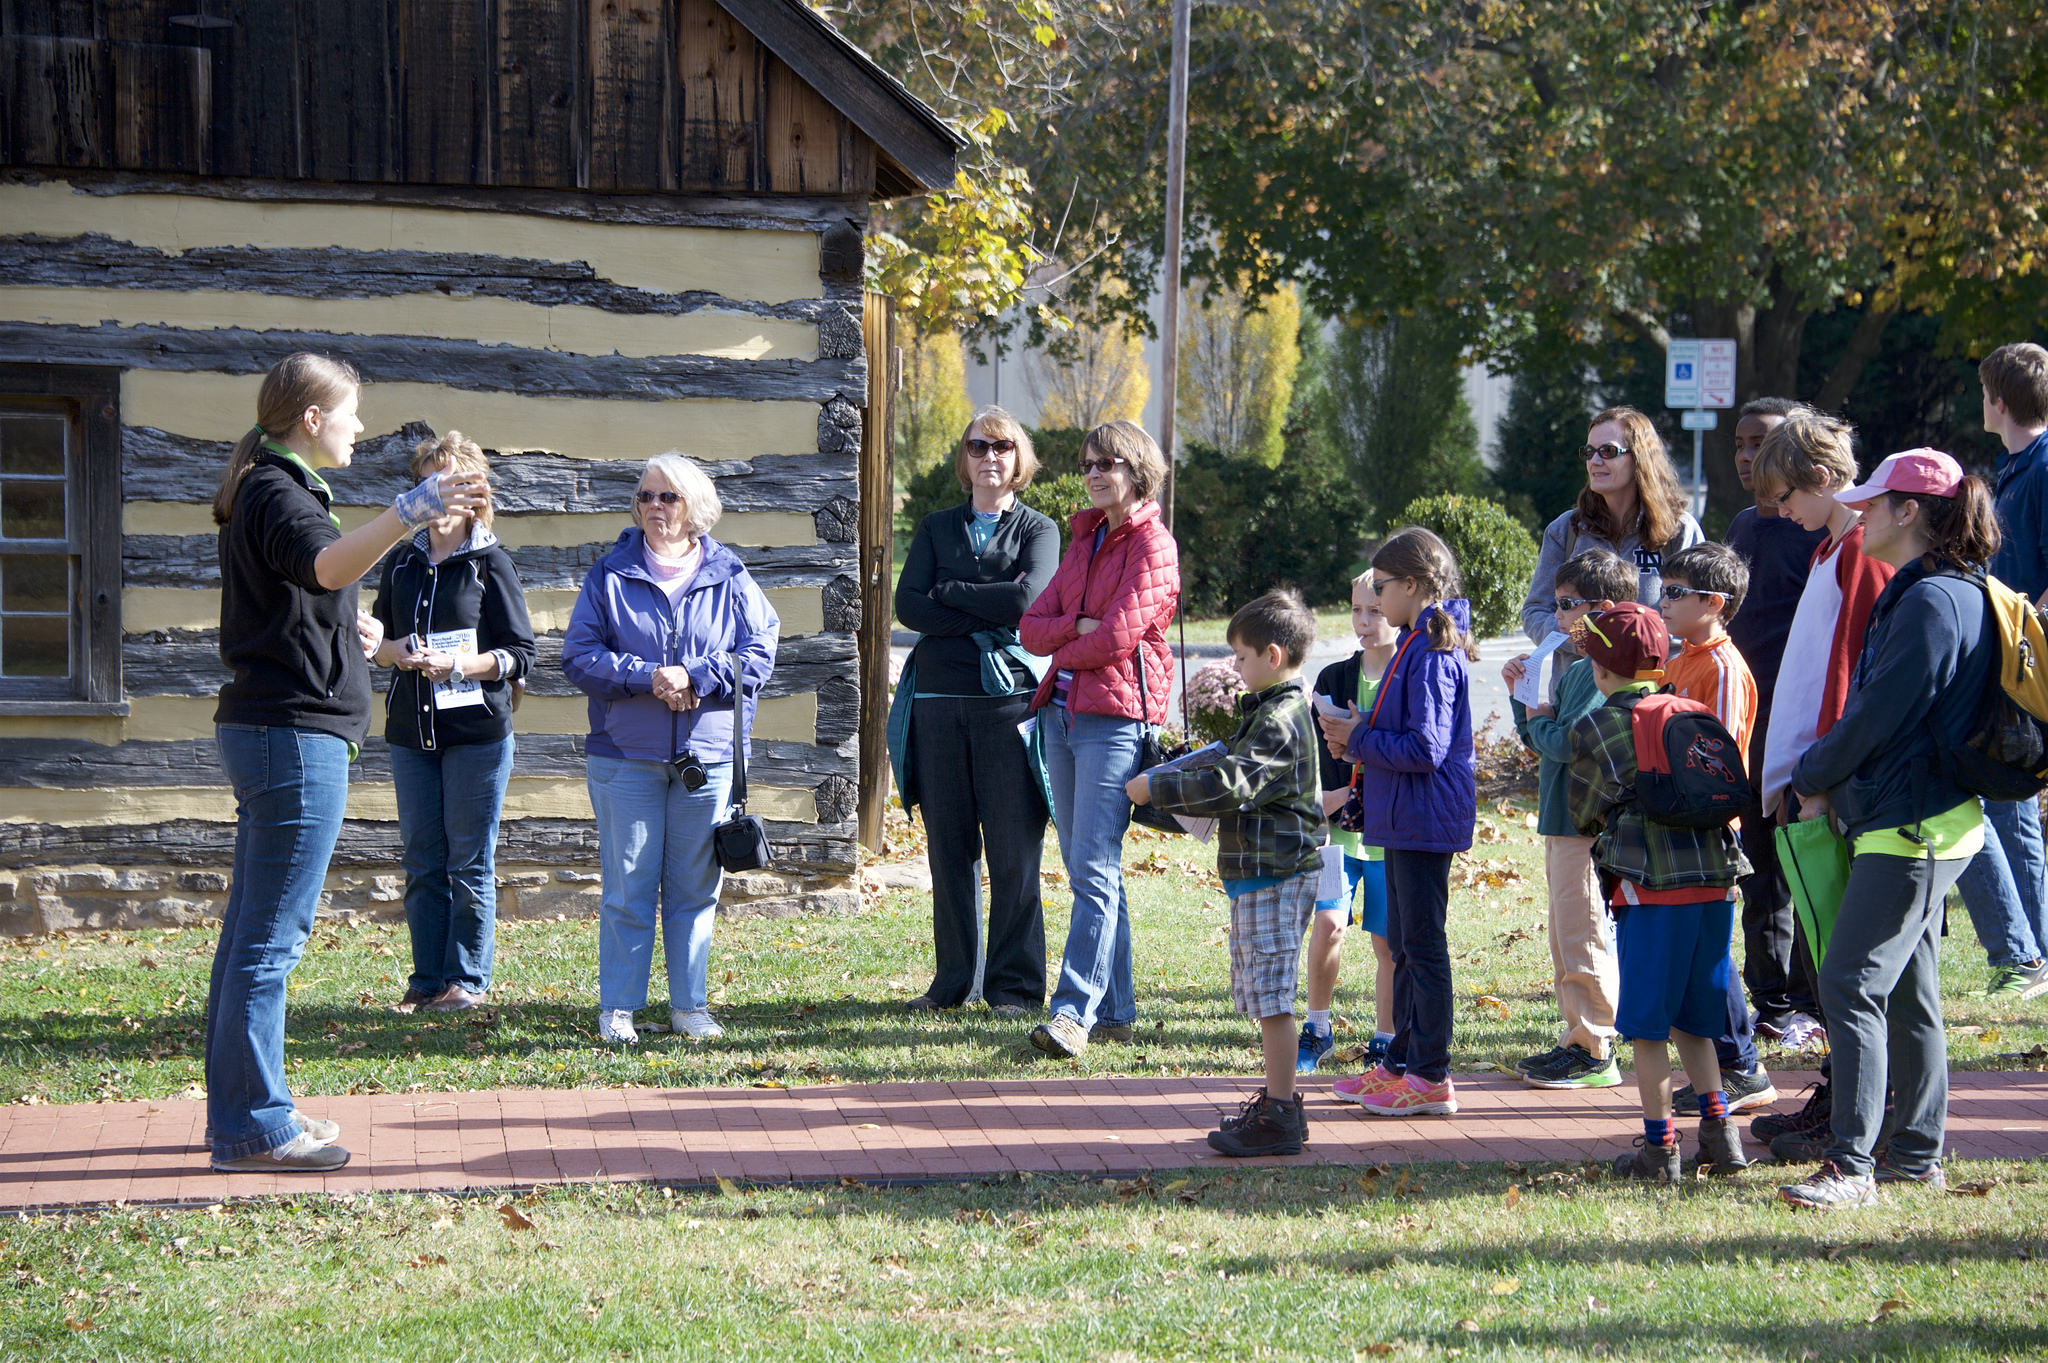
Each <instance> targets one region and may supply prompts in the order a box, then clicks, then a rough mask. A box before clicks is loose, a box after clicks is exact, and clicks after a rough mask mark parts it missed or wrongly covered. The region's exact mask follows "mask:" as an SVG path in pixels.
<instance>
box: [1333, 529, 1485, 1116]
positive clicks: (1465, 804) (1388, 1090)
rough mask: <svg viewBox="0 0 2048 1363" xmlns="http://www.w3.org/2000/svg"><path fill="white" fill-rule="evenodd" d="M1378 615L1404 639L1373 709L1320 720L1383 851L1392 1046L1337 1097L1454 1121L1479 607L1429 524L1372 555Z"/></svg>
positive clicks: (1368, 831)
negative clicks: (1354, 775)
mask: <svg viewBox="0 0 2048 1363" xmlns="http://www.w3.org/2000/svg"><path fill="white" fill-rule="evenodd" d="M1372 590H1373V592H1374V593H1375V594H1376V595H1377V596H1378V597H1379V604H1380V613H1381V614H1382V615H1384V616H1386V618H1387V622H1388V623H1389V624H1391V625H1394V626H1396V627H1397V628H1399V629H1400V631H1401V634H1400V638H1399V640H1398V642H1397V643H1396V644H1395V646H1394V660H1393V661H1392V662H1390V663H1388V664H1387V671H1386V675H1385V676H1384V677H1382V678H1381V679H1380V687H1379V692H1378V694H1377V695H1375V696H1374V698H1373V705H1372V709H1371V710H1369V711H1367V712H1365V713H1363V714H1361V713H1359V712H1358V710H1357V709H1356V708H1353V709H1352V710H1351V712H1350V714H1349V715H1347V716H1345V717H1343V718H1340V719H1331V718H1329V717H1327V716H1326V717H1324V718H1323V719H1322V726H1323V736H1324V738H1325V739H1327V740H1328V742H1329V745H1330V751H1331V753H1332V754H1333V755H1335V756H1336V757H1338V758H1340V759H1341V760H1343V761H1347V762H1356V763H1358V764H1359V767H1360V769H1361V770H1360V772H1359V778H1358V779H1359V781H1360V786H1361V792H1362V795H1363V802H1364V808H1365V827H1364V829H1363V830H1362V831H1361V833H1360V834H1359V837H1360V839H1361V840H1362V841H1364V842H1366V843H1368V844H1371V845H1374V846H1378V847H1384V848H1385V849H1386V852H1387V863H1386V867H1387V947H1388V950H1389V952H1390V953H1391V954H1392V956H1393V960H1394V1040H1393V1042H1392V1043H1391V1044H1390V1045H1389V1046H1388V1047H1387V1055H1386V1058H1385V1059H1384V1060H1383V1061H1382V1062H1381V1063H1380V1064H1379V1065H1378V1066H1376V1067H1375V1068H1373V1069H1372V1070H1370V1071H1368V1072H1367V1073H1365V1074H1363V1075H1361V1076H1359V1077H1358V1078H1356V1079H1340V1080H1338V1081H1337V1083H1336V1084H1335V1085H1334V1086H1333V1087H1334V1090H1335V1092H1336V1094H1337V1096H1338V1097H1340V1098H1349V1099H1350V1100H1352V1101H1353V1102H1355V1103H1357V1104H1358V1105H1359V1106H1360V1107H1363V1108H1364V1109H1365V1110H1366V1111H1367V1112H1368V1113H1370V1114H1372V1115H1374V1116H1380V1117H1408V1116H1420V1115H1426V1114H1432V1113H1438V1114H1449V1113H1453V1112H1456V1111H1457V1110H1458V1099H1457V1095H1456V1092H1455V1091H1454V1089H1453V1088H1452V1085H1451V1006H1452V1003H1451V951H1450V942H1449V940H1448V938H1447V937H1446V936H1445V930H1444V925H1445V920H1446V918H1447V917H1448V916H1449V912H1450V902H1451V857H1452V855H1453V854H1455V853H1458V852H1463V851H1465V850H1466V849H1468V848H1470V847H1471V846H1472V825H1473V822H1474V820H1475V819H1476V818H1477V817H1478V813H1479V796H1478V788H1477V784H1476V782H1475V779H1474V776H1473V771H1472V705H1471V701H1470V698H1469V696H1468V694H1467V690H1466V687H1467V677H1466V660H1467V649H1468V647H1469V645H1468V642H1467V636H1468V634H1469V632H1470V630H1471V607H1470V605H1469V604H1468V603H1467V602H1466V601H1465V600H1464V599H1463V598H1461V597H1459V596H1458V590H1459V585H1458V564H1457V560H1455V559H1454V558H1452V557H1451V551H1450V550H1449V549H1448V548H1447V547H1445V545H1444V542H1443V541H1442V540H1440V539H1438V538H1437V537H1436V536H1435V535H1433V534H1431V533H1430V532H1429V531H1427V530H1424V529H1422V528H1421V527H1420V526H1410V527H1408V528H1407V529H1406V530H1402V531H1399V532H1397V533H1396V534H1395V535H1394V536H1393V537H1392V538H1390V539H1388V540H1387V542H1386V543H1385V544H1382V545H1381V546H1380V548H1379V552H1377V553H1375V554H1374V555H1373V556H1372Z"/></svg>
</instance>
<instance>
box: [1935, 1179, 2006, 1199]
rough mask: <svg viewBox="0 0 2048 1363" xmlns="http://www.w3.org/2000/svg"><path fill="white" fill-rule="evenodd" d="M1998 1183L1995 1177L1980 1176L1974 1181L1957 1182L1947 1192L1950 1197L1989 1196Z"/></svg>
mask: <svg viewBox="0 0 2048 1363" xmlns="http://www.w3.org/2000/svg"><path fill="white" fill-rule="evenodd" d="M1998 1184H1999V1180H1997V1179H1995V1178H1980V1179H1978V1180H1977V1181H1976V1182H1975V1183H1958V1184H1957V1185H1956V1186H1955V1187H1953V1188H1951V1189H1949V1190H1948V1192H1949V1196H1950V1197H1989V1196H1990V1195H1991V1190H1992V1189H1993V1188H1996V1187H1997V1186H1998Z"/></svg>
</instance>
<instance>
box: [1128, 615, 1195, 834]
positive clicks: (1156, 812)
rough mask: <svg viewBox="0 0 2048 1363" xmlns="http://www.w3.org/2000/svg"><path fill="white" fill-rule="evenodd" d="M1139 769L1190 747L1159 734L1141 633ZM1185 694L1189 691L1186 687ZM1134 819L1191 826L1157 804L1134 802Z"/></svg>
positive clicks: (1181, 829)
mask: <svg viewBox="0 0 2048 1363" xmlns="http://www.w3.org/2000/svg"><path fill="white" fill-rule="evenodd" d="M1137 659H1138V725H1139V736H1138V772H1140V773H1142V772H1146V771H1150V770H1151V769H1152V768H1154V767H1156V766H1158V765H1159V764H1160V763H1161V762H1170V761H1172V760H1173V759H1174V758H1176V757H1179V756H1180V755H1181V754H1182V753H1185V752H1186V751H1187V745H1186V744H1181V745H1179V746H1177V747H1174V748H1171V749H1169V748H1168V746H1167V744H1166V741H1165V740H1164V739H1162V738H1161V737H1160V736H1159V727H1158V726H1157V725H1155V724H1153V723H1152V721H1151V719H1150V718H1149V717H1148V716H1149V714H1150V711H1151V708H1152V707H1151V700H1150V698H1149V692H1148V691H1147V690H1146V687H1145V639H1144V636H1143V635H1142V634H1141V635H1139V637H1138V651H1137ZM1183 694H1185V691H1183ZM1131 822H1132V823H1135V824H1143V825H1144V826H1145V827H1147V828H1152V829H1157V830H1158V831H1159V832H1161V833H1185V832H1187V831H1188V830H1187V828H1186V826H1185V825H1183V824H1182V823H1181V821H1180V820H1179V819H1178V818H1176V817H1175V816H1174V815H1172V814H1169V813H1167V812H1166V811H1165V810H1163V809H1161V808H1160V807H1159V806H1158V805H1155V804H1142V805H1132V806H1131Z"/></svg>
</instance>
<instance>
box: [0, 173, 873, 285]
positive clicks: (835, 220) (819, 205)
mask: <svg viewBox="0 0 2048 1363" xmlns="http://www.w3.org/2000/svg"><path fill="white" fill-rule="evenodd" d="M0 174H4V177H5V180H6V181H7V182H8V183H16V184H43V183H46V182H49V181H61V182H63V183H66V184H69V185H70V186H71V187H72V188H73V189H75V190H78V191H80V192H81V193H86V194H103V195H110V196H111V195H119V194H191V195H197V196H199V197H202V198H209V199H232V200H241V201H246V202H251V203H267V202H279V203H319V202H331V203H374V204H383V205H405V206H408V207H415V208H460V209H473V210H481V211H484V212H495V213H532V214H538V215H539V216H541V217H546V218H562V219H567V220H569V221H572V222H613V223H630V224H637V225H641V226H649V227H735V228H758V229H762V230H766V231H790V230H801V231H815V232H831V231H834V230H842V231H843V230H844V229H846V228H847V227H848V225H849V224H855V225H857V224H861V223H865V222H866V221H867V217H868V204H867V201H866V200H865V199H864V198H862V197H861V196H859V195H796V194H792V195H789V196H787V197H783V196H777V197H774V198H768V197H765V196H760V197H757V196H749V195H741V194H715V195H711V194H663V195H651V194H580V193H574V192H566V191H561V190H547V189H498V188H492V187H485V186H458V185H432V186H426V185H407V184H358V183H349V182H346V181H334V182H323V181H318V180H267V179H256V178H247V179H245V178H241V177H236V178H232V179H229V178H219V179H185V178H182V177H178V176H169V175H157V174H151V173H149V172H146V171H145V172H136V171H105V170H88V169H85V168H82V167H81V168H78V169H67V170H64V171H61V172H58V173H56V174H49V175H46V174H43V173H41V172H39V171H33V170H28V169H24V168H15V167H10V168H8V169H7V170H6V171H5V172H0ZM842 250H843V247H842ZM855 278H858V275H856V276H855Z"/></svg>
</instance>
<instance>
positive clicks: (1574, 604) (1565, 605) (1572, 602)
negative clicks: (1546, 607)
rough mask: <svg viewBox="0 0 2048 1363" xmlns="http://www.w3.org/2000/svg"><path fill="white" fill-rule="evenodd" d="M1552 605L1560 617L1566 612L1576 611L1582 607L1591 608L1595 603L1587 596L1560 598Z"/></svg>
mask: <svg viewBox="0 0 2048 1363" xmlns="http://www.w3.org/2000/svg"><path fill="white" fill-rule="evenodd" d="M1550 604H1551V605H1552V606H1553V607H1555V608H1556V610H1557V613H1558V614H1559V615H1563V614H1564V613H1565V612H1566V611H1575V610H1577V609H1578V608H1579V607H1581V606H1590V605H1592V604H1593V601H1592V598H1590V597H1585V596H1560V597H1557V598H1556V599H1554V600H1553V601H1552V602H1551V603H1550Z"/></svg>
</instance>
